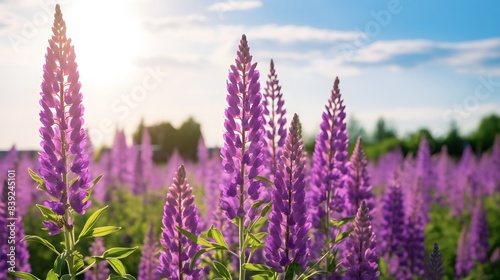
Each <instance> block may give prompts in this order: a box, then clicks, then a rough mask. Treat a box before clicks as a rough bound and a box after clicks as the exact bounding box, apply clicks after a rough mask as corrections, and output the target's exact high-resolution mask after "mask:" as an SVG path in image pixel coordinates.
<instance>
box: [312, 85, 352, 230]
mask: <svg viewBox="0 0 500 280" xmlns="http://www.w3.org/2000/svg"><path fill="white" fill-rule="evenodd" d="M339 83H340V82H339V79H338V78H337V79H335V83H334V85H333V90H332V94H331V96H330V99H329V100H328V105H326V106H325V109H326V111H325V112H324V113H323V114H322V119H323V120H322V122H321V125H320V129H321V130H320V132H319V134H318V136H317V137H316V146H315V147H314V153H313V167H312V170H311V173H312V174H311V175H312V192H311V199H310V202H311V208H312V211H313V212H314V213H311V214H313V226H314V227H319V224H320V220H321V219H324V218H327V216H328V215H331V214H332V213H333V212H334V211H335V212H342V211H343V209H344V198H343V197H342V196H341V194H340V190H341V189H343V188H344V185H346V183H347V181H346V178H345V177H346V175H347V173H348V169H347V141H348V138H347V130H346V123H345V116H346V115H345V112H344V109H345V106H344V105H343V100H342V98H341V95H340V89H339Z"/></svg>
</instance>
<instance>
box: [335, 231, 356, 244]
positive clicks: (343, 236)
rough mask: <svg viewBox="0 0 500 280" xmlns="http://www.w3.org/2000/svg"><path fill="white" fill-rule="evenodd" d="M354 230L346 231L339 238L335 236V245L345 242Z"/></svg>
mask: <svg viewBox="0 0 500 280" xmlns="http://www.w3.org/2000/svg"><path fill="white" fill-rule="evenodd" d="M353 230H354V229H350V230H348V231H344V232H341V233H339V234H338V235H337V236H335V243H337V242H339V241H341V240H343V239H344V238H346V237H348V236H349V234H351V232H352V231H353Z"/></svg>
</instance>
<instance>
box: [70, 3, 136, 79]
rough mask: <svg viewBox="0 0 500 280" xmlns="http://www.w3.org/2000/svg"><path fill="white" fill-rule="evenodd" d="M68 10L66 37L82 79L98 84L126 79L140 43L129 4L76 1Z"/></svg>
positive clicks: (134, 16) (133, 13)
mask: <svg viewBox="0 0 500 280" xmlns="http://www.w3.org/2000/svg"><path fill="white" fill-rule="evenodd" d="M68 8H69V9H68V13H67V15H65V19H66V23H67V26H68V35H69V37H71V38H72V40H73V44H74V45H75V51H76V54H77V56H78V62H79V68H80V72H81V74H82V76H83V77H85V79H86V80H91V81H92V82H99V83H101V82H105V83H116V82H119V81H120V80H124V79H127V77H128V75H129V74H130V73H131V70H132V64H133V58H134V57H136V56H137V55H138V54H139V53H140V51H141V49H142V42H143V36H142V34H143V32H142V31H141V28H140V23H139V21H138V20H137V15H136V11H135V10H134V9H133V6H132V3H131V1H123V0H122V1H120V0H107V1H99V0H90V1H79V2H75V3H74V4H73V5H70V7H68Z"/></svg>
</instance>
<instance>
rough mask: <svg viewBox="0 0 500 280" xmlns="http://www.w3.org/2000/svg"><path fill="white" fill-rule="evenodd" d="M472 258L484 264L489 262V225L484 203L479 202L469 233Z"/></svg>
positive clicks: (474, 211) (475, 208) (473, 213)
mask: <svg viewBox="0 0 500 280" xmlns="http://www.w3.org/2000/svg"><path fill="white" fill-rule="evenodd" d="M468 246H469V250H470V258H471V259H472V260H473V261H479V262H481V263H484V262H486V261H487V260H488V250H489V247H490V246H489V243H488V224H487V221H486V213H485V212H484V208H483V203H482V201H477V203H476V205H475V207H474V209H473V211H472V220H471V224H470V231H469V243H468Z"/></svg>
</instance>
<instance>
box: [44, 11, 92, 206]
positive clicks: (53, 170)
mask: <svg viewBox="0 0 500 280" xmlns="http://www.w3.org/2000/svg"><path fill="white" fill-rule="evenodd" d="M54 16H55V19H54V26H53V28H52V31H53V33H54V34H53V36H52V38H51V39H50V40H49V47H48V48H47V54H46V55H45V62H46V63H45V65H44V71H43V72H44V73H43V82H42V85H41V88H42V91H41V93H40V95H41V97H42V98H41V100H40V106H41V107H42V110H41V111H40V122H41V123H42V127H41V128H40V136H41V138H42V141H41V142H40V145H41V146H42V151H41V153H40V157H39V161H40V165H41V167H40V170H39V172H40V175H41V177H42V178H43V179H44V181H45V184H46V187H47V193H48V194H49V195H50V197H51V198H52V199H53V200H51V201H48V202H46V206H49V207H50V208H51V209H52V210H53V211H54V212H56V213H57V214H59V215H63V214H64V212H65V205H67V204H68V203H69V205H71V208H73V210H75V212H77V213H79V214H84V213H85V210H86V209H87V208H88V207H89V206H90V201H89V200H86V199H85V197H86V190H87V189H88V188H90V182H89V171H88V165H89V158H88V155H87V154H86V153H85V152H84V148H85V144H86V134H85V131H84V129H83V122H84V121H83V113H84V111H85V109H84V107H83V104H82V97H83V96H82V93H81V92H80V88H81V84H80V82H79V81H78V79H79V74H78V70H77V68H78V66H77V64H76V62H75V57H76V55H75V50H74V47H73V46H72V45H71V39H67V38H66V24H65V22H64V20H63V18H62V13H61V9H60V7H59V5H56V13H55V15H54ZM71 158H72V160H70V159H71ZM73 178H76V180H75V181H74V182H73V183H72V185H71V186H68V182H69V181H71V180H72V179H73Z"/></svg>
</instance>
